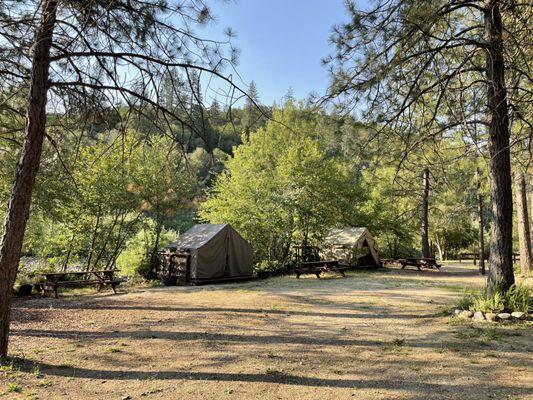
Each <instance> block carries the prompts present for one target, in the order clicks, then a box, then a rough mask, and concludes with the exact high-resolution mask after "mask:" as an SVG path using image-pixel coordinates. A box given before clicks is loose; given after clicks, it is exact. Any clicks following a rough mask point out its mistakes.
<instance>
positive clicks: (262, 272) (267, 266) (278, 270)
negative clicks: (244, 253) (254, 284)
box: [254, 260, 290, 279]
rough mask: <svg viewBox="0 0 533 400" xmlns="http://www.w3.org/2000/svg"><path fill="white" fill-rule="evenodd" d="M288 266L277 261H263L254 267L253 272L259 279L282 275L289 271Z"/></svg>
mask: <svg viewBox="0 0 533 400" xmlns="http://www.w3.org/2000/svg"><path fill="white" fill-rule="evenodd" d="M289 268H290V265H289V264H287V263H281V262H279V261H273V260H271V261H267V260H263V261H261V262H259V263H257V264H256V265H255V266H254V272H255V274H256V275H257V277H258V278H259V279H264V278H268V277H271V276H278V275H284V274H286V273H287V272H288V271H289Z"/></svg>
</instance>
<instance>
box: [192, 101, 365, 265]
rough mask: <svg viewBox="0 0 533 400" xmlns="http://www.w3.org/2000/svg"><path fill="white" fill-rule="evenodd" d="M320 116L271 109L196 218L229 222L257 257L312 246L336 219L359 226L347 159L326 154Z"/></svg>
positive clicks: (357, 195) (358, 194) (358, 196)
mask: <svg viewBox="0 0 533 400" xmlns="http://www.w3.org/2000/svg"><path fill="white" fill-rule="evenodd" d="M318 127H320V115H318V116H317V115H312V114H310V113H308V112H307V110H305V109H302V108H301V107H297V106H295V105H294V104H293V103H292V102H288V103H287V104H285V107H284V108H283V109H275V110H274V112H273V120H272V121H270V122H268V123H267V125H266V127H265V128H262V129H259V130H258V131H257V132H255V133H254V134H253V135H251V137H250V139H249V140H246V141H245V142H244V144H243V145H241V146H239V147H238V148H236V149H235V155H234V157H233V158H230V159H229V160H228V161H227V164H226V170H225V171H224V172H223V173H222V174H221V175H220V176H219V177H218V179H217V181H216V183H215V185H214V188H213V190H212V191H210V192H209V193H208V198H207V201H206V202H205V203H203V204H202V206H201V210H200V217H201V218H202V219H204V220H206V221H210V222H213V223H221V222H227V223H230V224H232V225H233V226H234V227H235V228H236V229H237V230H238V231H239V232H240V233H241V234H243V235H244V237H245V238H246V239H247V240H249V241H250V242H251V243H252V245H253V247H254V248H255V251H256V254H257V257H258V259H259V260H276V261H281V262H283V261H285V260H286V259H287V257H288V255H289V250H290V246H291V245H294V244H298V245H300V244H306V243H308V244H312V243H316V242H317V241H318V240H319V239H320V238H321V237H322V235H324V234H325V233H326V230H327V229H328V228H330V227H332V226H334V225H336V224H343V225H346V224H355V223H362V222H363V219H362V216H361V214H360V213H359V209H360V203H361V201H362V200H363V198H364V196H363V195H362V191H361V190H360V188H359V186H358V182H357V181H356V180H355V179H353V176H350V174H349V173H348V168H347V167H346V165H345V164H343V163H342V162H341V161H339V160H338V159H335V158H330V157H328V155H327V153H326V152H325V150H324V149H325V143H324V142H323V141H321V140H320V133H319V132H317V131H316V129H317V128H318Z"/></svg>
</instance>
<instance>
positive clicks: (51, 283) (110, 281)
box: [39, 269, 126, 298]
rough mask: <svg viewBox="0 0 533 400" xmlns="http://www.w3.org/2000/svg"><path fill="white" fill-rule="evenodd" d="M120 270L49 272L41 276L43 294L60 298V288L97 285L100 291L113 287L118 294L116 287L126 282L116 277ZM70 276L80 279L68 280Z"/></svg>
mask: <svg viewBox="0 0 533 400" xmlns="http://www.w3.org/2000/svg"><path fill="white" fill-rule="evenodd" d="M117 271H118V269H102V270H97V271H69V272H47V273H43V274H39V275H41V276H43V277H44V282H43V284H42V290H41V294H42V295H43V296H44V295H45V294H46V292H48V291H53V292H54V297H56V298H57V297H58V289H59V287H67V286H88V285H96V286H98V290H101V289H102V288H103V287H104V286H111V289H113V293H115V294H116V293H117V290H116V287H117V286H118V285H119V284H121V283H122V282H125V281H126V279H124V278H117V277H115V272H117ZM68 276H71V277H76V278H79V279H70V280H69V279H67V277H68Z"/></svg>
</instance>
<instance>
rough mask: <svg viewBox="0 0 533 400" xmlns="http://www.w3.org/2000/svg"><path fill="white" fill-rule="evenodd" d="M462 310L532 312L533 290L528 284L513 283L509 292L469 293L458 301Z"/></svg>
mask: <svg viewBox="0 0 533 400" xmlns="http://www.w3.org/2000/svg"><path fill="white" fill-rule="evenodd" d="M456 307H457V308H458V309H460V310H470V311H482V312H495V313H499V312H503V311H508V312H514V311H521V312H524V313H530V312H532V311H533V291H532V289H531V287H529V286H527V285H513V286H511V288H510V289H509V290H508V291H507V292H502V291H501V290H495V291H494V293H493V294H492V295H491V294H489V293H488V291H487V290H484V291H483V292H481V293H477V294H476V293H469V294H466V295H465V296H463V297H462V298H461V299H459V300H458V302H457V303H456Z"/></svg>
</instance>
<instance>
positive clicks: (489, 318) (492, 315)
mask: <svg viewBox="0 0 533 400" xmlns="http://www.w3.org/2000/svg"><path fill="white" fill-rule="evenodd" d="M485 318H487V321H489V322H496V321H497V320H498V314H496V313H493V312H488V313H485Z"/></svg>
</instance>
